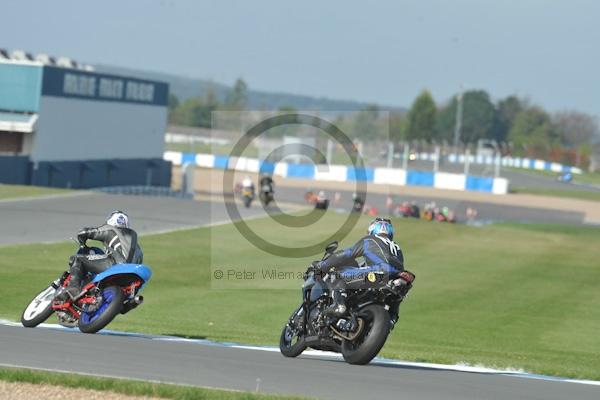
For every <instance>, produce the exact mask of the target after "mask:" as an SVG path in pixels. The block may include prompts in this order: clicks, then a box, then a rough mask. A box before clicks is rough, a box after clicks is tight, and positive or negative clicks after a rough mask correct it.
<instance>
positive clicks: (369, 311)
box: [342, 304, 390, 365]
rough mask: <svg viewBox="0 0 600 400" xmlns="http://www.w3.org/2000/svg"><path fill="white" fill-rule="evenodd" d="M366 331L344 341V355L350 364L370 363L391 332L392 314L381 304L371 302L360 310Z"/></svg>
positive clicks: (359, 313) (359, 314)
mask: <svg viewBox="0 0 600 400" xmlns="http://www.w3.org/2000/svg"><path fill="white" fill-rule="evenodd" d="M358 317H359V318H362V319H363V320H364V322H365V327H364V328H363V329H365V332H364V333H362V334H361V335H360V337H359V338H357V339H355V340H354V341H349V340H344V341H343V342H342V356H344V360H346V362H347V363H348V364H356V365H364V364H368V363H369V362H370V361H371V360H372V359H373V358H375V356H376V355H377V354H378V353H379V351H380V350H381V348H382V347H383V345H384V344H385V341H386V340H387V337H388V334H389V333H390V315H389V313H388V312H387V311H386V309H385V308H383V306H381V305H377V304H371V305H368V306H366V307H365V308H363V309H361V310H359V311H358Z"/></svg>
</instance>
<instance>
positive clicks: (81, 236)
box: [77, 228, 87, 245]
mask: <svg viewBox="0 0 600 400" xmlns="http://www.w3.org/2000/svg"><path fill="white" fill-rule="evenodd" d="M77 241H78V242H79V243H81V244H82V245H84V244H85V242H86V241H87V230H86V229H85V228H84V229H82V230H80V231H79V232H78V233H77Z"/></svg>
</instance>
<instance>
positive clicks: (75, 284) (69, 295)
mask: <svg viewBox="0 0 600 400" xmlns="http://www.w3.org/2000/svg"><path fill="white" fill-rule="evenodd" d="M69 266H70V267H71V268H70V272H71V279H70V280H69V284H68V285H67V286H66V287H64V288H60V289H59V291H58V293H57V294H56V296H55V297H54V298H55V299H56V300H59V301H67V300H69V299H70V300H73V299H74V298H76V297H77V296H78V295H79V293H80V292H81V275H83V272H82V271H81V266H80V265H79V262H78V261H77V259H76V258H75V257H71V259H70V260H69Z"/></svg>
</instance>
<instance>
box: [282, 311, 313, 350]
mask: <svg viewBox="0 0 600 400" xmlns="http://www.w3.org/2000/svg"><path fill="white" fill-rule="evenodd" d="M301 311H302V307H300V308H299V309H298V310H296V311H294V313H293V314H292V316H291V317H290V320H289V321H288V323H287V324H285V326H284V327H283V331H282V332H281V338H280V339H279V351H281V354H283V356H284V357H298V356H299V355H300V354H302V352H303V351H304V350H306V345H305V344H304V335H302V334H301V333H300V330H299V328H298V327H296V326H295V325H296V323H297V322H299V321H298V317H299V315H300V312H301Z"/></svg>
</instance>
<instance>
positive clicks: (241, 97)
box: [225, 78, 248, 111]
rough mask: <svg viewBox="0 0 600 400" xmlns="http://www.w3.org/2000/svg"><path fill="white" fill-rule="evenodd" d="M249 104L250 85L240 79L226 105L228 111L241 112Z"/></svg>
mask: <svg viewBox="0 0 600 400" xmlns="http://www.w3.org/2000/svg"><path fill="white" fill-rule="evenodd" d="M247 102H248V85H247V84H246V82H245V81H244V80H243V79H242V78H238V79H237V80H236V81H235V84H234V85H233V88H232V89H231V90H230V91H229V93H228V95H227V99H226V101H225V105H226V107H227V109H230V110H237V111H241V110H244V109H245V108H246V105H247Z"/></svg>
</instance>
